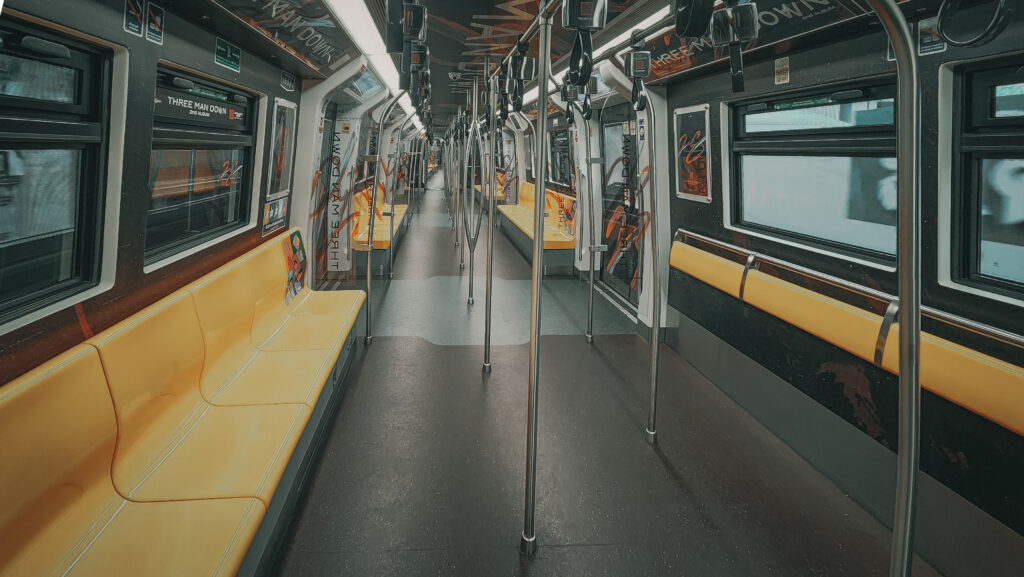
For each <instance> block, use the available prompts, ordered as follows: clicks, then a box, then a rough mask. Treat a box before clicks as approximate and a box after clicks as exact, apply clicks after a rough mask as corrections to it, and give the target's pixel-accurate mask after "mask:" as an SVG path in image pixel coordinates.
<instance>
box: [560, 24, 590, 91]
mask: <svg viewBox="0 0 1024 577" xmlns="http://www.w3.org/2000/svg"><path fill="white" fill-rule="evenodd" d="M593 71H594V36H593V33H592V32H591V31H590V30H577V31H576V41H575V42H573V44H572V54H571V55H570V57H569V70H568V71H567V72H566V74H565V79H566V81H568V82H569V84H572V85H573V86H583V85H585V84H586V83H587V82H588V81H589V80H590V75H591V73H593Z"/></svg>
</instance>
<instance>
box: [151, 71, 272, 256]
mask: <svg viewBox="0 0 1024 577" xmlns="http://www.w3.org/2000/svg"><path fill="white" fill-rule="evenodd" d="M175 79H179V81H181V80H183V81H186V82H191V83H193V85H194V86H195V87H196V88H200V89H205V90H210V91H214V92H218V93H223V94H225V95H226V96H227V102H232V101H233V100H232V99H234V98H241V99H244V106H245V112H246V116H247V118H246V120H245V128H244V130H232V129H228V128H222V127H212V126H203V125H201V124H199V123H197V122H190V121H188V120H184V119H176V118H170V117H164V116H159V115H154V118H153V145H152V149H151V153H150V163H152V157H153V156H152V151H155V150H237V149H242V150H243V167H242V176H241V179H242V182H243V183H244V186H242V190H241V193H242V198H241V200H240V201H239V203H240V204H239V206H240V211H241V213H242V216H243V218H242V219H240V220H238V221H235V222H231V223H228V224H225V225H222V226H219V227H217V228H214V229H210V230H208V231H205V232H203V233H200V234H196V235H192V236H187V237H185V238H183V239H181V240H179V241H177V242H173V243H168V244H162V245H160V246H158V247H150V246H149V244H148V241H146V242H144V245H145V248H144V257H143V264H144V265H145V266H150V265H153V264H157V263H159V262H161V261H164V260H166V259H168V258H171V257H173V256H176V255H177V254H179V253H182V252H185V251H188V250H190V249H192V248H195V247H197V246H199V245H202V244H205V243H207V242H209V241H211V240H214V239H217V238H220V237H222V236H225V235H227V234H229V233H231V232H234V231H236V230H239V229H242V228H245V227H247V226H249V225H250V224H252V222H253V219H254V218H256V215H255V214H254V211H253V210H252V200H253V195H258V194H259V191H258V190H257V189H256V187H255V183H254V182H253V177H254V176H255V174H256V171H255V166H256V163H257V162H262V160H260V159H258V158H257V157H256V141H257V132H258V127H259V122H260V121H261V119H260V118H259V114H258V110H257V104H258V96H257V95H256V94H255V93H254V92H250V91H247V90H243V89H240V88H236V87H235V86H232V85H229V84H227V83H222V82H218V81H216V80H211V79H209V78H206V77H202V76H199V75H197V74H193V73H190V72H187V71H184V70H181V69H179V68H176V67H172V66H165V65H162V64H161V65H160V66H158V68H157V87H158V88H165V89H170V90H177V91H182V88H181V87H180V86H175V85H174V82H175ZM235 102H237V101H235ZM239 104H242V102H239ZM153 168H154V167H153V166H152V165H150V166H149V172H150V175H152V171H153ZM151 178H152V177H151ZM191 184H192V183H190V186H191ZM147 192H148V193H149V198H150V202H152V192H153V191H152V190H148V191H147ZM150 211H151V208H150V207H147V208H146V219H147V224H146V226H145V230H146V237H147V238H148V237H149V225H148V220H149V216H150Z"/></svg>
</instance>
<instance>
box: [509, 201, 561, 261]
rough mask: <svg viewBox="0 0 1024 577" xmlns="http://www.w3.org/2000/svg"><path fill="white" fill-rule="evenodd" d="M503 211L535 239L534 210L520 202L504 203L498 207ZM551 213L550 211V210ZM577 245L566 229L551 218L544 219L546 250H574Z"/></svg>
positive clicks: (519, 227)
mask: <svg viewBox="0 0 1024 577" xmlns="http://www.w3.org/2000/svg"><path fill="white" fill-rule="evenodd" d="M498 211H500V212H501V214H503V215H504V216H505V218H507V219H508V221H509V222H511V223H512V224H514V225H515V226H516V228H518V229H519V230H521V231H523V233H524V234H525V235H526V236H527V237H528V238H529V239H530V240H533V212H532V211H530V210H527V209H526V208H523V207H522V206H521V205H518V204H503V205H501V206H499V207H498ZM549 215H550V211H549ZM575 247H576V239H575V237H573V236H572V235H570V234H568V233H567V232H566V231H565V229H563V228H561V227H559V226H557V225H556V224H555V223H554V222H552V221H551V219H550V218H545V219H544V250H573V249H574V248H575Z"/></svg>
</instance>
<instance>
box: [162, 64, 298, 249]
mask: <svg viewBox="0 0 1024 577" xmlns="http://www.w3.org/2000/svg"><path fill="white" fill-rule="evenodd" d="M155 101H156V111H155V116H156V118H155V121H154V128H153V150H152V151H151V153H150V168H149V194H150V201H149V210H148V212H147V213H146V263H147V264H148V263H152V262H155V261H158V260H160V259H163V258H166V257H168V256H171V255H173V254H176V253H178V252H181V251H182V250H186V249H188V248H190V247H193V246H196V245H198V244H201V243H203V242H206V241H208V240H210V239H212V238H216V237H217V236H220V235H223V234H225V233H227V232H229V231H231V230H235V229H237V228H239V227H242V226H245V225H246V224H248V222H249V219H250V218H251V215H250V214H249V212H250V210H249V207H250V202H249V201H250V199H251V196H250V195H251V194H252V188H253V184H252V174H253V171H252V164H253V150H252V147H253V142H254V138H253V127H254V126H255V122H254V119H253V118H252V112H251V110H252V106H251V98H250V97H249V96H248V95H246V94H242V93H240V92H238V91H237V90H233V89H230V88H226V87H223V86H220V85H217V84H213V83H210V82H207V81H204V80H199V79H197V78H193V77H191V76H187V75H184V74H182V73H180V72H177V71H170V70H163V69H161V70H160V72H159V73H158V79H157V89H156V99H155ZM289 110H292V109H289ZM292 112H293V113H294V110H292ZM282 160H284V161H286V162H288V163H289V165H290V158H289V159H282ZM271 185H272V186H273V183H271Z"/></svg>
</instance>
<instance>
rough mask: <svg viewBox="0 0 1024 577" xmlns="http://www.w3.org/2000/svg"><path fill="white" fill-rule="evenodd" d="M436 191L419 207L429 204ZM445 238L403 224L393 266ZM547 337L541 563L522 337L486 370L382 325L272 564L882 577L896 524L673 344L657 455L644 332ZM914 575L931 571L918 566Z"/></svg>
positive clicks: (434, 202)
mask: <svg viewBox="0 0 1024 577" xmlns="http://www.w3.org/2000/svg"><path fill="white" fill-rule="evenodd" d="M431 194H432V195H431V196H430V197H428V200H427V202H426V203H425V205H424V210H425V211H428V213H427V214H430V213H431V212H433V213H435V214H434V216H437V215H436V212H438V211H439V210H441V208H440V207H441V204H440V198H439V194H438V193H436V192H435V193H431ZM414 218H415V217H414ZM436 221H437V219H436V218H435V219H433V220H431V222H436ZM444 234H448V235H450V234H451V233H450V231H449V230H448V229H447V228H444V227H438V226H417V224H416V221H415V220H414V221H413V225H412V228H411V229H410V231H409V236H408V237H407V238H406V241H405V244H404V245H403V247H402V251H403V252H404V251H408V252H406V253H405V254H406V257H403V258H409V255H412V257H414V258H413V261H416V262H420V263H421V264H423V263H427V264H423V267H424V268H420V269H419V270H416V268H417V267H414V266H412V265H411V264H410V265H407V266H408V269H409V270H406V271H405V273H404V274H408V275H411V278H426V277H428V276H429V273H430V270H429V268H427V265H428V264H430V263H436V265H435V264H430V266H437V267H438V269H443V270H442V272H441V273H440V274H457V271H458V264H457V261H456V264H455V268H454V272H453V270H452V268H451V262H450V259H452V252H451V251H450V250H449V251H448V252H447V253H444V256H441V255H440V254H435V253H441V252H442V251H444V250H447V249H448V248H449V246H450V242H451V237H450V236H449V237H448V241H447V244H446V242H445V239H444ZM502 241H503V239H502V237H501V236H500V235H499V236H497V237H496V246H495V248H496V250H495V253H496V255H498V254H502V255H503V256H502V257H500V259H499V258H496V261H495V262H496V267H499V266H500V267H504V266H506V265H508V266H509V267H511V268H512V270H511V272H508V273H507V274H509V277H508V278H518V276H519V275H521V274H522V268H521V267H522V266H524V265H525V263H522V262H521V257H519V258H520V262H519V263H517V262H515V261H513V260H512V259H511V256H518V255H516V254H515V253H514V249H512V247H511V246H508V243H507V241H504V245H505V246H504V247H503V248H501V249H499V248H498V247H499V245H501V244H502ZM419 248H423V249H424V251H423V252H417V250H418V249H419ZM506 249H507V250H509V251H512V255H507V254H505V253H504V252H502V251H505V250H506ZM400 254H401V253H400ZM481 254H482V253H481ZM454 258H455V259H457V255H456V256H455V257H454ZM446 259H448V260H446ZM406 262H412V261H406ZM502 263H504V264H502ZM517 269H518V270H517ZM526 270H528V268H527V269H526ZM400 271H401V269H400V268H399V267H398V266H397V264H396V278H398V275H399V273H400ZM407 278H408V277H407ZM580 291H581V292H580V294H581V295H585V292H584V291H585V289H584V285H581V288H580ZM481 295H482V287H481ZM481 300H482V299H481ZM384 306H386V303H385V305H384ZM424 306H435V307H438V306H440V307H444V306H451V307H461V306H465V302H464V301H463V300H461V299H457V298H452V299H451V302H450V303H446V302H437V301H436V300H435V301H432V302H430V303H424ZM523 314H524V315H526V314H527V312H526V311H523ZM542 347H543V352H542V356H541V369H542V377H541V381H540V394H539V401H540V423H539V427H538V431H539V453H538V479H537V488H538V493H537V510H536V512H537V513H536V514H537V538H538V542H539V546H540V547H539V551H538V554H537V556H536V557H535V558H532V559H528V558H523V557H521V556H520V555H519V553H518V545H519V535H520V532H521V530H522V518H523V495H524V488H523V482H524V481H523V478H524V470H525V460H526V456H525V443H526V441H525V430H526V388H527V383H526V374H527V366H528V364H527V362H528V361H527V347H526V346H522V345H509V346H497V347H494V351H493V357H492V360H493V363H494V372H493V373H492V374H491V375H484V374H483V373H481V371H480V362H481V357H482V350H481V347H479V346H440V345H436V344H432V343H431V342H429V341H427V340H426V339H423V338H417V337H408V336H403V337H377V338H375V340H374V342H373V345H371V346H369V347H364V348H363V349H362V350H361V351H360V358H358V359H357V368H356V369H355V370H354V372H353V374H352V377H351V379H352V380H351V384H350V388H349V390H348V393H347V395H346V397H345V399H344V401H343V403H342V406H341V408H340V410H339V412H338V415H337V419H336V422H335V425H334V428H333V430H332V431H331V434H330V436H329V439H328V441H327V445H326V448H325V451H324V456H323V460H322V462H321V463H320V466H319V469H318V470H317V472H316V478H315V479H314V481H313V483H312V484H311V487H310V490H309V492H308V494H307V496H306V499H305V501H304V503H303V505H302V507H301V508H300V515H299V518H298V519H297V521H296V523H295V525H294V527H293V534H292V536H291V539H290V542H289V544H288V545H287V546H286V554H285V555H284V559H283V561H282V564H281V567H280V572H279V574H280V575H287V576H292V575H295V576H299V575H302V576H306V575H332V576H343V575H358V576H375V575H402V576H415V575H456V576H491V575H536V576H540V575H552V576H554V575H559V576H562V575H644V576H646V575H673V576H676V575H693V576H718V575H722V576H733V575H735V576H750V575H799V576H817V575H821V576H825V575H828V576H851V577H852V576H870V575H884V574H886V568H887V562H888V544H889V538H890V535H889V531H888V530H887V529H886V528H885V527H884V526H882V525H881V524H880V523H878V522H877V521H876V520H875V519H874V518H872V517H871V516H870V515H868V514H867V513H866V512H865V511H864V510H862V509H861V508H860V507H858V506H857V505H856V504H855V503H854V502H853V501H851V500H850V499H848V498H847V497H846V496H844V495H843V494H842V493H841V492H840V491H839V490H838V489H837V488H836V487H835V486H834V485H833V484H832V483H830V482H829V481H828V480H827V479H826V478H825V477H823V476H822V475H821V474H820V473H818V472H817V471H816V470H814V469H813V468H812V467H811V466H810V465H808V464H807V463H806V462H805V461H803V460H802V459H801V458H800V457H799V456H798V455H796V454H795V453H794V452H793V451H791V450H790V449H789V448H788V447H787V446H785V445H784V444H783V443H781V442H780V441H779V440H778V439H776V438H775V437H774V436H772V435H771V434H770V433H769V432H768V431H767V430H766V429H765V428H764V427H763V426H761V425H760V424H759V423H758V422H757V421H756V420H754V419H753V418H752V417H750V415H748V414H747V413H746V412H744V411H743V410H742V409H741V408H740V407H739V406H738V405H736V404H735V403H734V402H733V401H732V400H731V399H730V398H729V397H727V396H726V395H725V394H724V393H722V392H721V391H720V390H719V389H718V388H716V387H715V386H714V385H713V384H712V383H710V382H708V381H707V380H706V379H705V378H704V377H703V376H702V375H700V374H699V373H698V372H696V371H695V370H694V369H693V368H692V367H691V366H690V365H688V364H687V363H685V362H684V361H683V360H682V359H681V358H680V357H679V356H678V355H676V354H675V353H674V352H673V351H671V350H670V349H668V348H666V349H664V351H663V354H662V365H661V382H662V390H661V395H660V412H659V415H660V419H659V435H660V445H659V447H658V448H652V447H650V446H648V445H647V444H646V443H645V442H644V440H643V436H642V430H643V426H644V423H645V420H646V406H647V386H648V385H647V369H646V359H647V351H648V348H647V344H646V342H645V341H644V339H643V338H641V337H638V336H636V335H628V334H624V335H598V336H597V337H596V340H595V343H594V344H593V345H588V344H586V343H585V342H584V340H583V338H582V336H575V335H573V336H565V335H557V336H556V335H552V336H545V337H543V339H542ZM915 575H916V576H919V577H923V576H931V575H936V573H935V572H934V571H933V570H932V569H931V568H930V567H928V566H927V565H926V564H924V563H922V562H920V560H918V562H917V564H916V566H915Z"/></svg>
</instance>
